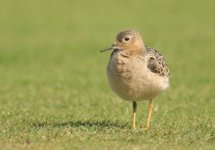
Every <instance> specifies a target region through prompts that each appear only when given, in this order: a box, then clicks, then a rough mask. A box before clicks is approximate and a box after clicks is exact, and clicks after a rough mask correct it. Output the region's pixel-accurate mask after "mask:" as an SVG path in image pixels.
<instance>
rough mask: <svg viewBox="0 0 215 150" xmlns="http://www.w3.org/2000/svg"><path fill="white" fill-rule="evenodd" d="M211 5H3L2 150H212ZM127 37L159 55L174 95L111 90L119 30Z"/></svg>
mask: <svg viewBox="0 0 215 150" xmlns="http://www.w3.org/2000/svg"><path fill="white" fill-rule="evenodd" d="M214 5H215V2H214V1H212V0H211V1H209V0H207V1H194V0H190V1H186V0H181V1H172V0H162V1H150V2H149V1H141V0H134V1H126V0H124V1H123V0H119V1H114V0H109V1H107V2H104V1H98V0H94V1H83V2H81V1H69V0H64V1H56V0H54V1H51V0H49V1H48V0H47V1H42V0H38V1H24V0H20V1H15V0H14V1H1V2H0V149H9V150H10V149H54V150H55V149H195V150H196V149H204V150H205V149H213V148H214V147H215V111H214V108H215V107H214V106H215V92H214V91H215V84H214V83H215V69H214V64H215V59H214V56H215V44H214V39H215V19H214V15H213V14H214V13H215V10H214ZM127 28H134V29H137V30H138V31H140V32H141V33H142V35H143V37H144V40H145V42H146V43H147V44H148V45H150V46H152V47H155V48H157V49H159V50H160V51H161V53H162V54H163V55H164V56H165V58H166V60H167V62H168V65H169V67H170V71H171V87H170V89H169V90H168V91H167V92H165V93H163V94H162V95H160V96H159V97H158V98H157V99H156V101H155V109H154V111H153V116H152V127H151V129H150V130H149V131H147V132H146V131H143V129H142V128H141V126H144V125H145V118H146V108H147V103H146V102H140V103H138V112H137V115H138V116H137V117H138V118H137V121H138V128H137V129H135V130H133V129H131V113H132V109H131V103H130V102H126V101H122V100H121V99H120V98H118V97H117V96H116V95H115V94H114V93H113V92H112V91H111V90H110V88H109V86H108V83H107V80H106V75H105V67H106V65H107V63H108V59H109V55H110V54H108V53H104V54H100V53H99V50H100V49H102V48H103V47H105V46H107V45H109V44H110V43H112V42H113V40H114V38H115V35H116V33H117V32H118V31H121V30H124V29H127Z"/></svg>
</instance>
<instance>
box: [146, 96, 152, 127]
mask: <svg viewBox="0 0 215 150" xmlns="http://www.w3.org/2000/svg"><path fill="white" fill-rule="evenodd" d="M152 109H153V103H152V100H150V101H149V106H148V115H147V122H146V130H148V129H149V128H150V120H151V115H152Z"/></svg>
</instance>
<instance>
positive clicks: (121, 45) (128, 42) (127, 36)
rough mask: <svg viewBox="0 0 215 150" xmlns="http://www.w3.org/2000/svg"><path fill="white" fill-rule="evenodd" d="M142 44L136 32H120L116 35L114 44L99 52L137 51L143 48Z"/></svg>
mask: <svg viewBox="0 0 215 150" xmlns="http://www.w3.org/2000/svg"><path fill="white" fill-rule="evenodd" d="M144 47H145V46H144V42H143V40H142V38H141V36H140V34H139V33H138V32H137V31H134V30H128V31H122V32H120V33H118V34H117V36H116V41H115V43H114V44H112V45H110V46H109V47H107V48H104V49H103V50H101V52H104V51H107V50H121V51H123V50H129V51H139V50H142V49H143V48H144Z"/></svg>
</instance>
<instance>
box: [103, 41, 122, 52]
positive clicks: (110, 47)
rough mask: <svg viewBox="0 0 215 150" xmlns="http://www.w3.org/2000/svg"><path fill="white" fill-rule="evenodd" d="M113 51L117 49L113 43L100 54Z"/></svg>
mask: <svg viewBox="0 0 215 150" xmlns="http://www.w3.org/2000/svg"><path fill="white" fill-rule="evenodd" d="M115 49H118V47H117V45H116V43H114V44H112V45H110V46H108V47H106V48H104V49H102V50H101V51H100V52H105V51H108V50H115Z"/></svg>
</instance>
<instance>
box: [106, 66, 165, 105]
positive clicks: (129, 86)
mask: <svg viewBox="0 0 215 150" xmlns="http://www.w3.org/2000/svg"><path fill="white" fill-rule="evenodd" d="M107 76H108V80H109V83H110V86H111V88H112V90H113V91H114V92H115V93H116V94H117V95H118V96H120V97H121V98H123V99H125V100H132V101H137V100H149V99H153V98H154V97H156V96H157V95H159V94H160V92H161V91H163V90H165V89H166V88H167V87H168V78H167V77H160V76H158V75H156V74H154V73H152V72H150V71H149V70H148V69H147V67H144V65H139V66H138V65H132V63H129V64H126V63H125V64H123V65H122V64H120V65H119V64H114V63H111V64H109V65H108V67H107Z"/></svg>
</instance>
